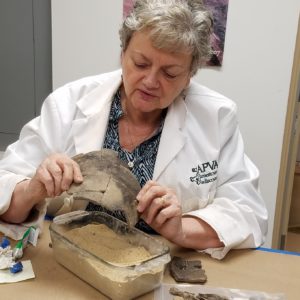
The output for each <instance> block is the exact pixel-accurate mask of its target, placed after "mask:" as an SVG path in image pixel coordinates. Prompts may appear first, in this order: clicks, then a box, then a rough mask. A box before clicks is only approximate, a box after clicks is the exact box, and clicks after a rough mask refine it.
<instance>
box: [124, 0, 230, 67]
mask: <svg viewBox="0 0 300 300" xmlns="http://www.w3.org/2000/svg"><path fill="white" fill-rule="evenodd" d="M203 1H204V3H205V5H206V6H207V7H208V8H209V9H210V10H211V12H212V14H213V17H214V32H213V34H212V37H211V44H212V51H213V52H212V57H211V59H210V60H209V61H208V62H207V66H222V62H223V54H224V44H225V33H226V22H227V11H228V1H229V0H203ZM133 3H134V0H123V17H126V16H127V15H128V13H129V12H130V10H131V9H132V6H133Z"/></svg>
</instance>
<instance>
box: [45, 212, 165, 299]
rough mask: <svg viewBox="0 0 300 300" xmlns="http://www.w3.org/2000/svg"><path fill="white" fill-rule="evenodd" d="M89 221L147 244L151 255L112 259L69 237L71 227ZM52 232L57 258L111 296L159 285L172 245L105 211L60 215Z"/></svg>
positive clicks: (120, 296) (134, 294)
mask: <svg viewBox="0 0 300 300" xmlns="http://www.w3.org/2000/svg"><path fill="white" fill-rule="evenodd" d="M72 218H73V219H72ZM88 224H105V225H106V226H107V227H108V228H110V229H112V230H113V231H114V232H115V233H116V234H117V235H119V236H121V237H122V238H125V239H126V241H128V242H129V243H130V244H132V245H133V246H134V247H135V246H137V247H139V246H140V247H144V248H145V249H146V250H147V251H148V252H149V253H150V255H151V256H150V258H147V259H146V260H144V261H137V262H136V263H134V264H130V265H122V264H120V263H112V262H109V261H107V260H106V259H105V258H103V257H100V256H98V255H95V254H93V253H91V252H92V251H89V250H87V248H86V247H82V246H79V245H78V244H77V243H74V242H72V241H70V239H68V238H67V235H68V234H67V233H68V232H69V231H70V230H71V229H74V228H82V227H84V226H86V225H88ZM50 235H51V240H52V247H53V251H54V256H55V259H56V261H57V262H59V263H60V264H61V265H63V266H64V267H66V268H67V269H69V270H70V271H71V272H73V273H74V274H76V275H77V276H78V277H80V278H81V279H82V280H84V281H86V282H87V283H89V284H90V285H92V286H93V287H95V288H96V289H98V290H99V291H100V292H101V293H103V294H105V295H106V296H108V297H109V298H111V299H122V300H125V299H133V298H136V297H138V296H140V295H143V294H145V293H147V292H150V291H151V290H153V289H155V288H157V287H158V286H159V285H160V284H161V281H162V278H163V274H164V270H165V267H166V264H167V263H168V262H169V261H170V252H169V248H168V247H167V246H166V245H164V244H163V243H162V242H161V241H159V240H157V239H155V238H154V237H152V236H150V235H148V234H145V233H144V232H142V231H140V230H138V229H136V228H129V227H128V225H127V224H126V223H124V222H122V221H120V220H118V219H116V218H114V217H112V216H110V215H107V214H105V213H102V212H89V213H88V212H83V213H82V215H81V214H80V213H77V214H75V215H73V217H72V215H71V216H66V215H65V216H63V217H62V216H60V219H59V220H58V222H57V223H55V222H53V223H52V224H51V225H50ZM83 248H85V249H83Z"/></svg>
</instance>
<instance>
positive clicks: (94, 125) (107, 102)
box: [72, 70, 122, 153]
mask: <svg viewBox="0 0 300 300" xmlns="http://www.w3.org/2000/svg"><path fill="white" fill-rule="evenodd" d="M108 76H109V78H107V79H104V80H102V81H101V82H100V83H99V86H97V87H96V88H95V89H94V90H92V91H91V92H90V93H88V94H87V95H85V96H84V97H83V98H82V99H80V100H79V101H78V102H77V107H78V109H79V111H80V112H81V114H82V117H81V118H78V119H75V120H74V121H73V128H72V130H73V137H74V143H75V149H76V153H86V152H90V151H95V150H99V149H101V147H102V144H103V140H104V137H105V132H106V127H107V120H108V116H109V112H110V107H111V102H112V98H113V95H114V94H115V92H116V91H117V89H118V88H119V86H120V84H121V82H122V77H121V70H118V71H115V72H112V73H110V74H108Z"/></svg>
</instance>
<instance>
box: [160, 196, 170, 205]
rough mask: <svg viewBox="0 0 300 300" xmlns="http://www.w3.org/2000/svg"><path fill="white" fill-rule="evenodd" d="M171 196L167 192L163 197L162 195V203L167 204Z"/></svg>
mask: <svg viewBox="0 0 300 300" xmlns="http://www.w3.org/2000/svg"><path fill="white" fill-rule="evenodd" d="M169 198H170V196H168V195H167V194H165V195H163V196H162V197H160V204H161V205H162V206H166V204H167V201H168V200H169Z"/></svg>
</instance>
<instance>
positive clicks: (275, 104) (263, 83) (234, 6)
mask: <svg viewBox="0 0 300 300" xmlns="http://www.w3.org/2000/svg"><path fill="white" fill-rule="evenodd" d="M122 4H123V1H122V0H113V1H103V0H52V21H53V28H52V30H53V31H52V35H53V86H54V88H56V87H58V86H60V85H62V84H64V83H66V82H68V81H70V80H74V79H77V78H80V77H82V76H86V75H91V74H95V73H101V72H105V71H109V70H113V69H115V68H117V67H118V66H119V51H120V50H119V44H120V43H119V39H118V29H119V25H120V24H121V21H122ZM299 10H300V1H299V0H289V1H284V3H281V2H279V1H274V0H264V1H261V0H247V1H240V0H229V11H228V21H227V32H226V41H225V53H224V64H223V66H222V68H215V69H214V68H209V69H204V70H201V71H200V73H199V74H197V76H196V79H197V81H199V82H201V83H202V84H205V85H207V86H209V87H211V88H213V89H215V90H217V91H219V92H221V93H223V94H225V95H226V96H228V97H230V98H232V99H233V100H234V101H236V103H237V104H238V107H239V121H240V127H241V131H242V133H243V137H244V140H245V146H246V151H247V154H248V155H249V156H250V157H251V159H252V160H253V161H254V162H255V164H256V165H257V166H258V167H259V169H260V171H261V190H262V193H263V196H264V198H265V200H266V203H267V206H268V210H269V214H270V222H269V234H268V238H267V242H266V243H265V245H266V246H270V245H271V239H272V231H273V218H274V213H275V211H274V210H275V202H276V192H277V183H278V175H279V174H278V173H279V167H280V156H281V148H282V140H283V131H284V122H285V114H286V109H287V101H288V93H289V83H290V75H291V70H292V60H293V52H294V46H295V38H296V32H297V23H298V16H299Z"/></svg>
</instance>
